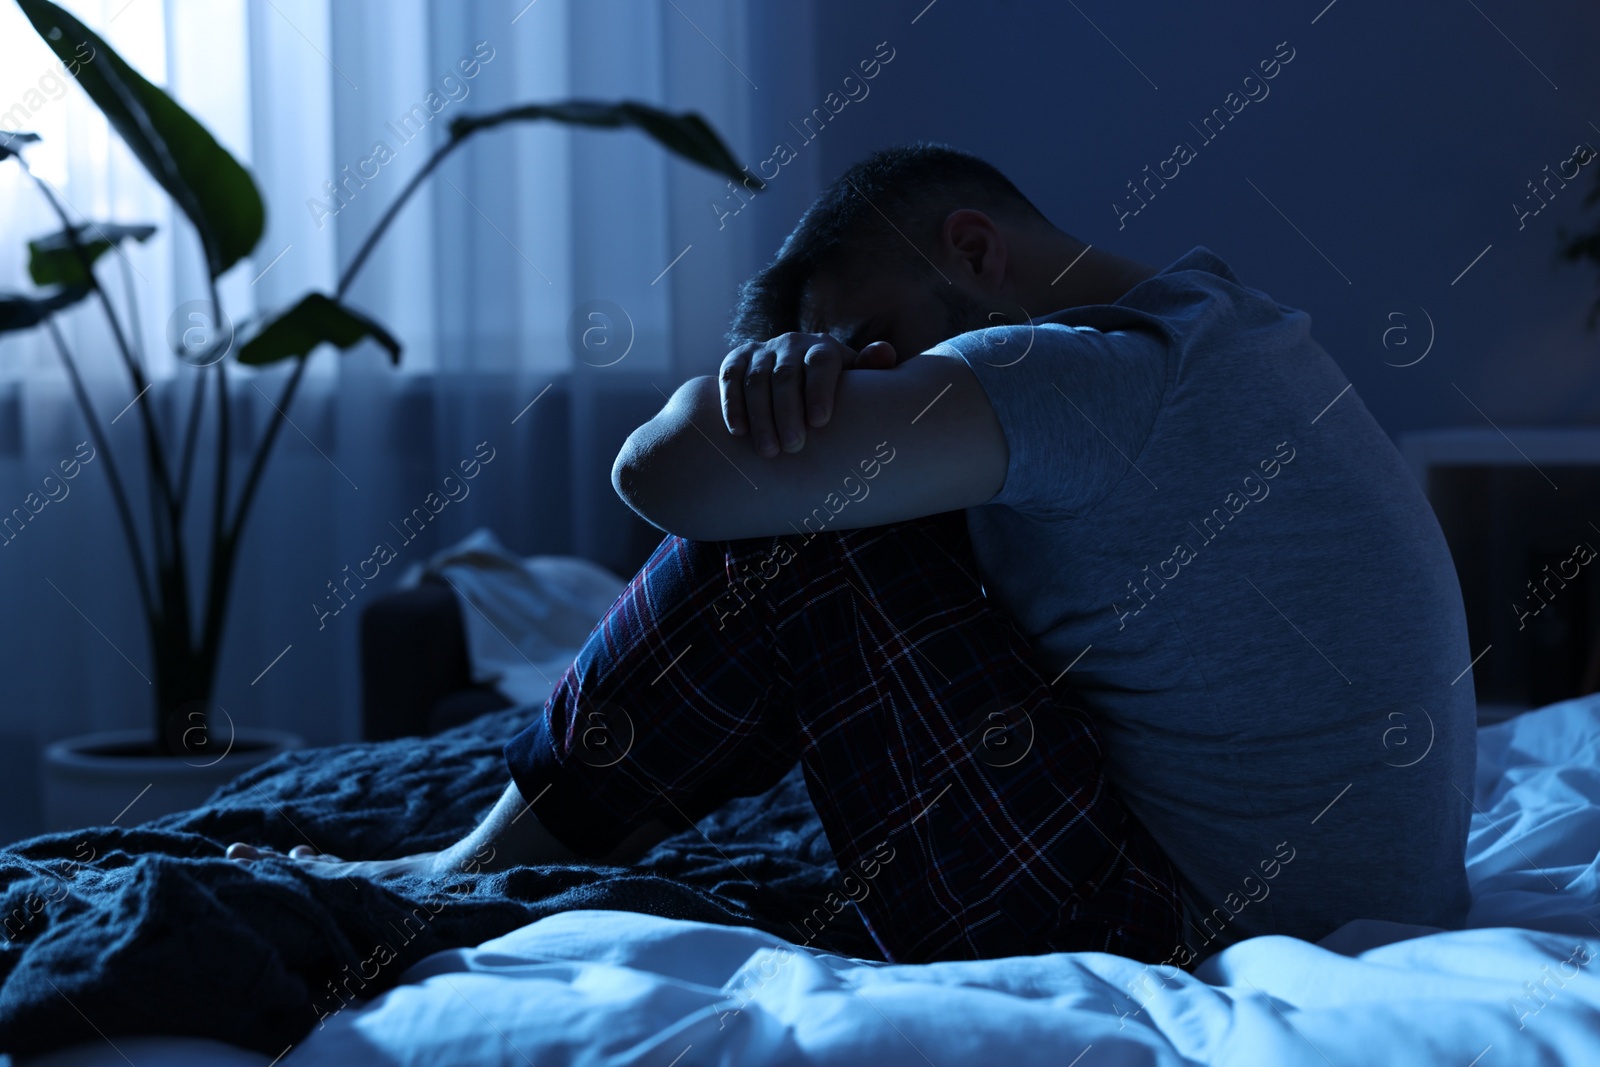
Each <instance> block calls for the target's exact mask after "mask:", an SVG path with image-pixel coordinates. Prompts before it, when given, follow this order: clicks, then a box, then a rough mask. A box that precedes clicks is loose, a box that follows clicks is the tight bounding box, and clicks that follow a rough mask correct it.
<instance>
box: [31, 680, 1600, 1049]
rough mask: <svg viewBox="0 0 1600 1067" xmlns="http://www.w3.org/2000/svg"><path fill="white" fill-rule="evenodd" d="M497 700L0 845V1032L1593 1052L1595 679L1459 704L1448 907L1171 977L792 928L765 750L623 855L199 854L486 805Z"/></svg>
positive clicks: (41, 1036)
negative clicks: (715, 806)
mask: <svg viewBox="0 0 1600 1067" xmlns="http://www.w3.org/2000/svg"><path fill="white" fill-rule="evenodd" d="M527 713H528V710H527V709H525V708H521V709H519V708H513V709H509V710H507V711H504V712H497V713H493V714H490V715H488V716H485V717H483V718H482V719H479V720H477V721H475V722H473V723H470V724H467V725H465V726H463V727H459V728H457V729H456V730H453V731H450V732H448V733H446V734H442V735H440V736H438V737H434V738H428V739H416V738H412V739H403V740H399V741H391V742H384V743H379V744H362V745H347V746H341V747H337V748H332V749H322V750H316V751H308V752H299V753H290V754H288V755H286V756H284V757H282V758H280V759H279V760H277V761H275V762H274V763H273V764H269V765H267V766H265V767H263V768H260V769H258V770H257V771H254V772H251V773H250V774H248V775H247V776H245V777H244V778H242V779H240V780H238V781H236V782H234V783H233V784H231V785H230V786H228V787H226V788H225V789H223V790H222V791H220V792H219V793H218V794H217V795H216V796H215V797H213V798H212V800H211V802H209V803H208V804H207V805H206V806H205V807H203V808H201V809H198V810H196V811H193V812H187V813H183V814H180V815H174V816H169V817H166V818H164V819H161V820H157V821H155V822H153V823H150V824H146V825H145V826H142V827H137V828H129V829H122V830H117V829H112V828H99V829H95V830H91V831H85V832H82V833H78V834H71V835H55V836H50V837H42V838H35V839H33V840H31V841H28V842H25V843H23V844H20V845H17V846H13V847H12V848H11V849H9V850H6V851H4V852H0V887H3V888H0V911H3V912H4V913H11V914H14V913H15V909H16V908H18V907H19V906H22V907H23V908H24V910H25V911H27V912H28V922H27V923H26V924H25V925H24V926H22V927H20V928H17V929H15V930H14V931H13V930H11V929H8V934H11V935H12V936H10V937H9V938H8V940H6V941H5V943H4V945H3V946H0V960H3V961H4V962H3V964H0V981H3V985H0V1047H3V1048H5V1049H7V1050H9V1051H11V1052H13V1053H24V1054H26V1055H25V1056H19V1057H18V1058H17V1060H16V1061H15V1062H16V1065H17V1067H64V1065H68V1064H71V1065H99V1064H112V1063H115V1064H123V1063H134V1064H137V1065H139V1067H146V1065H151V1064H185V1063H195V1064H201V1063H204V1064H212V1065H224V1067H225V1065H229V1064H241V1065H243V1064H249V1065H256V1067H265V1065H268V1064H281V1065H283V1067H306V1065H323V1064H327V1065H334V1064H340V1065H343V1064H429V1065H434V1067H448V1065H454V1064H474V1065H484V1064H535V1065H537V1067H553V1065H558V1064H578V1063H581V1064H586V1065H588V1064H593V1065H600V1064H605V1065H624V1064H626V1065H640V1067H644V1065H656V1067H693V1065H701V1067H704V1065H708V1064H740V1065H746V1064H779V1063H782V1064H800V1063H819V1064H820V1063H827V1064H864V1065H866V1064H870V1065H871V1067H890V1065H898V1064H910V1065H929V1064H931V1065H934V1067H964V1065H969V1064H970V1065H992V1064H997V1063H1004V1064H1006V1065H1007V1067H1025V1065H1033V1064H1039V1065H1044V1064H1049V1065H1051V1067H1101V1065H1108V1064H1163V1065H1165V1064H1301V1063H1305V1064H1322V1063H1327V1064H1330V1065H1341V1067H1342V1065H1344V1064H1362V1065H1369V1064H1382V1063H1396V1064H1431V1063H1449V1064H1458V1065H1460V1067H1469V1065H1470V1067H1479V1065H1481V1067H1503V1065H1508V1064H1533V1063H1541V1064H1543V1063H1558V1062H1559V1063H1593V1062H1600V967H1597V966H1595V959H1596V955H1597V954H1600V884H1597V867H1596V853H1597V851H1600V695H1594V696H1589V697H1584V698H1581V699H1576V700H1570V701H1565V702H1562V703H1558V704H1552V705H1549V706H1547V707H1544V708H1541V709H1537V710H1535V711H1531V712H1527V713H1525V714H1522V715H1520V716H1518V717H1516V718H1514V719H1511V720H1508V721H1506V722H1504V723H1500V724H1497V725H1494V726H1487V727H1483V728H1481V729H1480V731H1479V761H1478V774H1477V782H1476V796H1475V799H1474V803H1475V806H1476V814H1475V815H1474V816H1473V822H1472V830H1471V837H1470V841H1469V846H1468V872H1469V876H1470V879H1471V882H1472V886H1473V897H1474V903H1473V907H1472V910H1471V913H1470V916H1469V920H1468V924H1467V928H1466V929H1462V930H1453V931H1438V930H1434V929H1431V928H1426V927H1409V926H1400V925H1397V924H1393V923H1388V922H1380V921H1367V920H1363V921H1357V922H1352V923H1349V924H1347V925H1346V926H1344V927H1342V928H1341V929H1339V930H1337V931H1335V932H1334V933H1332V934H1330V935H1329V936H1328V937H1326V938H1324V939H1323V940H1321V941H1320V942H1318V943H1316V944H1311V943H1308V942H1305V941H1299V940H1296V939H1292V938H1286V937H1260V938H1255V939H1253V940H1249V941H1246V942H1243V943H1241V944H1238V945H1235V946H1233V947H1231V948H1229V949H1227V950H1225V951H1224V952H1222V953H1220V954H1218V955H1217V956H1214V957H1212V958H1211V959H1209V960H1207V961H1206V962H1205V963H1203V964H1202V965H1201V966H1200V967H1199V968H1198V970H1197V972H1196V973H1195V974H1194V975H1186V974H1182V973H1178V972H1172V971H1168V972H1159V971H1157V970H1155V969H1152V968H1147V967H1144V966H1143V965H1140V964H1137V963H1134V962H1132V961H1129V960H1125V959H1121V958H1118V957H1114V956H1109V955H1103V954H1097V953H1072V954H1065V953H1058V954H1050V955H1042V956H1029V957H1013V958H1009V959H998V960H986V961H978V962H963V963H935V964H924V965H916V966H911V965H891V964H886V963H884V962H882V961H881V959H879V958H878V957H877V954H876V952H875V950H874V949H873V946H872V943H871V941H870V939H869V938H868V937H867V936H866V932H865V930H864V928H863V927H862V926H861V924H860V922H859V920H858V919H856V917H855V916H854V914H853V911H851V910H850V909H848V908H846V909H845V910H842V911H839V912H837V913H836V914H832V915H831V916H830V917H829V919H828V921H827V922H826V923H824V924H823V925H822V928H821V933H820V934H818V935H817V936H815V937H807V938H801V937H800V936H799V927H800V923H801V922H802V921H803V920H804V918H805V917H806V916H809V915H812V914H813V913H814V910H815V909H816V908H818V907H819V906H823V907H825V905H824V904H823V901H824V900H825V898H826V896H827V893H828V892H829V891H830V889H832V888H833V887H834V883H835V882H836V880H837V878H838V872H837V870H836V868H834V866H833V864H832V861H831V858H830V855H829V852H828V848H827V842H826V839H825V838H824V837H823V835H822V832H821V829H820V826H819V824H818V822H817V819H816V815H815V812H814V811H813V810H812V809H811V806H810V803H809V801H808V800H807V798H806V795H805V790H804V786H803V784H802V782H801V780H800V778H799V776H798V773H797V772H796V773H792V774H791V775H789V776H788V777H787V778H785V779H784V780H783V781H781V782H780V783H779V784H778V785H777V786H775V787H774V788H773V789H772V790H770V791H769V792H768V793H766V794H764V795H762V796H759V797H751V798H740V799H737V800H735V801H733V802H731V803H729V804H728V805H726V806H725V807H724V808H723V809H721V810H719V811H718V812H716V813H714V814H713V815H711V816H710V817H708V818H707V819H705V820H703V821H702V822H701V823H700V825H699V827H698V828H696V829H694V830H689V831H686V832H684V833H682V834H679V835H677V836H675V837H672V838H669V839H667V840H666V841H664V842H662V843H661V845H659V846H658V847H657V848H656V849H655V850H653V851H652V852H651V853H650V854H649V855H648V856H647V857H645V859H644V860H643V861H642V862H641V863H640V864H639V865H637V866H636V867H633V868H606V867H571V868H554V867H552V868H522V869H518V870H515V871H512V872H507V873H505V874H498V875H489V874H484V875H472V876H468V875H463V876H462V878H461V879H460V881H459V882H457V883H453V884H451V885H450V886H448V887H446V888H445V889H444V890H443V891H442V892H441V891H430V890H428V889H427V888H426V887H423V886H416V885H407V884H404V883H395V884H385V885H383V886H375V885H372V884H370V883H364V882H359V883H356V882H352V883H346V882H343V881H341V880H339V879H318V878H316V877H314V876H311V875H307V874H305V873H304V872H301V871H299V870H297V869H295V868H294V867H293V866H292V865H291V864H290V863H289V862H288V861H280V862H271V863H268V864H267V865H266V866H265V867H263V868H261V869H258V870H254V871H244V870H240V869H239V868H237V867H236V866H231V865H229V864H228V862H227V861H226V860H223V859H221V858H220V856H221V847H222V845H223V843H225V842H227V841H229V840H232V839H245V840H258V841H264V842H266V843H269V844H273V845H275V846H278V847H281V848H288V847H290V846H292V845H295V844H298V843H301V842H302V841H304V840H306V839H310V840H312V841H313V842H315V843H316V844H318V845H319V846H320V847H322V848H324V849H326V850H328V851H331V852H335V853H343V854H349V855H355V854H363V855H391V854H398V853H402V852H405V851H408V850H412V849H416V848H433V847H439V846H440V845H442V844H444V843H446V842H447V841H448V840H450V839H451V838H452V837H453V836H455V835H457V834H459V833H460V832H461V831H463V830H464V829H465V828H466V827H467V826H468V824H469V823H470V822H472V821H473V819H474V818H475V817H476V816H477V815H478V814H479V813H481V811H483V810H484V809H486V808H487V807H488V806H489V805H490V803H492V801H493V799H494V796H495V794H497V793H498V791H499V789H500V788H501V787H502V786H503V784H504V772H503V770H502V768H501V766H500V764H499V757H498V746H499V743H500V741H501V740H502V739H503V738H504V737H506V736H508V735H509V734H510V733H511V732H513V731H514V730H515V729H516V727H517V725H518V723H519V722H520V721H521V718H522V717H524V716H525V715H526V714H527ZM74 856H76V857H78V858H77V859H74V858H73V857H74ZM46 894H48V899H45V897H46ZM30 896H31V897H32V898H35V899H36V900H39V899H43V900H44V903H43V906H41V907H40V908H38V909H37V910H36V911H32V910H30V907H31V905H30V899H29V898H30ZM419 914H420V915H424V916H426V918H425V919H423V918H419V917H418V916H419ZM815 928H816V926H815V922H813V926H812V927H811V928H810V929H815ZM406 935H410V936H406ZM802 940H808V941H809V942H810V944H809V945H806V946H804V947H802V946H801V945H800V944H799V943H798V942H800V941H802ZM379 942H383V943H385V944H387V945H388V946H389V948H390V949H391V950H392V951H391V953H387V954H385V953H377V952H375V951H374V946H376V945H377V944H378V943H379ZM463 946H465V947H463ZM380 957H381V958H380Z"/></svg>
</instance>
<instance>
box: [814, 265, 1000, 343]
mask: <svg viewBox="0 0 1600 1067" xmlns="http://www.w3.org/2000/svg"><path fill="white" fill-rule="evenodd" d="M1005 321H1006V320H1005V319H1004V318H1002V317H999V316H998V315H996V316H995V317H991V316H990V310H989V308H988V306H987V305H986V304H985V303H984V302H983V301H982V300H980V299H979V297H978V295H977V294H975V293H973V292H970V291H968V290H966V289H963V288H961V287H960V285H958V284H956V283H951V282H946V281H944V280H943V279H942V278H940V277H939V275H938V274H936V273H935V272H934V270H933V268H932V267H926V268H924V269H921V270H918V269H914V268H913V269H905V268H902V269H899V270H882V271H864V272H860V275H859V276H858V277H854V278H845V277H841V276H840V275H839V274H837V273H836V272H831V271H828V272H823V273H819V274H818V275H817V276H816V277H814V278H813V279H812V280H811V282H810V284H808V285H807V286H806V290H805V296H804V299H803V300H802V301H801V310H800V329H801V330H803V331H805V332H806V333H826V334H831V335H833V336H834V337H836V338H838V339H839V340H840V341H843V342H844V343H845V344H847V345H849V346H850V347H851V348H853V349H855V350H856V351H857V352H859V351H861V349H863V348H865V347H866V346H867V345H869V344H871V343H872V342H873V341H887V342H889V344H891V345H893V346H894V351H895V357H896V360H897V362H902V363H903V362H904V361H906V360H908V359H910V358H911V357H912V356H915V355H917V354H918V353H919V352H925V351H927V350H928V349H930V348H932V347H933V346H934V345H936V344H938V343H939V342H940V341H944V340H948V339H949V338H951V337H954V336H956V335H957V334H961V333H966V332H968V331H969V330H981V329H983V328H985V327H987V326H999V325H1003V324H1004V323H1005Z"/></svg>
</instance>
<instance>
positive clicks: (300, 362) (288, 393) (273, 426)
mask: <svg viewBox="0 0 1600 1067" xmlns="http://www.w3.org/2000/svg"><path fill="white" fill-rule="evenodd" d="M309 362H311V357H310V356H309V355H304V356H297V357H295V365H294V370H292V371H290V372H289V381H288V383H287V384H286V385H285V386H284V387H283V393H282V395H280V396H279V397H278V403H277V408H278V412H279V415H278V418H276V419H273V420H272V421H271V422H269V423H268V424H267V431H266V433H265V434H263V435H262V437H261V446H260V447H259V448H257V449H256V452H255V455H254V456H252V457H250V469H249V471H248V472H247V473H246V474H245V479H244V485H243V487H242V488H241V490H240V492H239V504H238V506H237V507H236V508H235V509H234V513H233V522H232V523H231V524H230V525H229V526H228V533H227V537H228V540H229V541H230V542H237V541H238V540H239V536H240V533H241V531H243V529H244V522H245V517H246V516H247V515H249V513H250V504H251V502H252V501H254V500H255V495H256V489H257V488H258V487H259V486H260V484H261V472H262V471H263V470H264V469H265V468H266V465H267V456H268V455H269V454H270V453H271V452H272V443H273V442H274V441H276V440H277V439H278V430H279V429H280V428H281V427H282V426H283V424H284V423H285V422H286V421H288V415H287V412H288V410H289V405H290V404H292V403H294V394H295V391H296V390H297V389H299V388H300V379H301V378H302V377H304V375H305V372H306V364H307V363H309Z"/></svg>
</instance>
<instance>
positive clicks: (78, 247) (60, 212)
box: [16, 156, 179, 527]
mask: <svg viewBox="0 0 1600 1067" xmlns="http://www.w3.org/2000/svg"><path fill="white" fill-rule="evenodd" d="M16 159H17V162H18V163H21V164H22V167H23V171H24V172H25V173H26V174H27V175H28V177H30V178H32V179H33V182H34V184H35V185H37V186H38V187H39V191H40V192H42V193H43V194H44V198H45V199H46V200H47V201H49V203H50V207H51V209H52V210H53V211H54V212H55V213H56V217H57V218H59V219H60V220H61V227H62V229H63V231H64V232H65V233H66V236H67V243H68V244H70V245H71V246H72V251H73V254H74V255H75V256H77V257H78V263H79V264H80V265H81V266H82V267H83V273H84V276H85V280H86V281H87V282H88V284H89V286H90V288H92V289H93V290H94V292H95V296H96V297H97V298H98V299H99V301H100V306H101V307H102V308H103V309H104V310H105V313H106V321H107V323H108V324H109V325H110V326H111V336H112V339H113V340H115V341H116V344H117V352H118V354H119V355H121V356H122V362H123V365H124V366H126V367H127V369H128V377H129V379H130V380H131V382H132V383H133V389H134V396H135V398H136V403H137V404H138V407H139V421H140V423H141V425H142V426H143V427H144V438H145V451H147V452H148V453H149V455H150V460H151V468H152V473H153V475H154V476H155V481H156V484H157V485H158V486H159V487H160V489H161V491H162V494H163V495H164V496H165V498H166V503H167V518H168V521H169V522H171V523H172V524H173V525H174V526H175V527H176V526H177V525H179V523H178V519H179V516H178V515H177V514H176V503H177V502H176V500H175V498H174V497H173V493H172V482H171V480H170V479H169V478H168V477H167V463H166V454H165V453H164V452H163V451H162V448H161V439H160V438H159V437H158V436H157V435H156V431H155V422H154V420H153V419H152V417H151V415H150V404H149V402H148V401H147V400H145V399H144V394H145V386H146V385H147V384H148V383H147V382H146V381H145V377H144V373H143V371H141V370H140V369H139V364H138V361H136V360H135V359H134V358H133V351H132V349H130V348H129V347H128V338H127V336H126V335H125V334H124V333H123V330H122V320H121V319H119V318H117V314H116V311H115V309H113V308H112V306H111V300H110V298H109V297H107V296H106V291H105V288H104V287H103V286H102V285H101V284H100V279H99V277H98V276H97V275H96V274H95V272H94V261H93V260H91V259H90V258H89V252H88V250H87V249H86V248H84V247H83V242H82V241H80V240H79V239H78V230H77V227H75V226H73V224H72V220H71V219H69V218H68V217H67V212H66V209H65V208H63V207H62V206H61V202H60V201H59V200H58V199H56V194H55V190H54V189H53V188H51V186H50V183H49V182H47V181H45V180H44V179H43V178H41V177H39V176H38V175H37V174H35V173H34V172H33V171H32V170H31V169H30V168H29V167H28V166H27V164H26V162H25V161H24V160H23V159H22V157H21V156H17V157H16Z"/></svg>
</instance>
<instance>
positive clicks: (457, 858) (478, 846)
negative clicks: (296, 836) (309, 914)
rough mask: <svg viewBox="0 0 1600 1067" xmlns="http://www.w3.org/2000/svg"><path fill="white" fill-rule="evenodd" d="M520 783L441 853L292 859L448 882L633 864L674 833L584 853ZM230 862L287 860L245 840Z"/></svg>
mask: <svg viewBox="0 0 1600 1067" xmlns="http://www.w3.org/2000/svg"><path fill="white" fill-rule="evenodd" d="M530 809H531V806H530V805H529V804H527V803H526V802H524V801H523V799H522V794H521V793H520V792H518V790H517V786H516V783H514V782H513V783H512V784H511V785H509V786H507V787H506V790H505V792H504V793H502V794H501V796H500V799H499V801H497V802H496V803H495V806H494V808H493V809H492V810H491V811H490V812H489V814H488V815H487V816H485V817H484V819H483V821H482V822H481V823H479V824H478V826H477V827H475V828H474V829H473V830H472V832H470V833H469V834H467V836H465V837H463V838H462V839H461V840H460V841H457V842H456V843H455V844H453V845H451V846H450V847H449V848H446V849H443V850H441V851H439V852H419V853H416V854H415V855H411V856H400V857H398V858H396V859H391V860H356V861H346V860H342V859H340V858H338V857H337V856H329V855H326V854H324V853H322V852H320V851H318V850H317V849H315V848H313V847H312V846H310V845H296V846H295V847H294V848H292V849H290V850H289V851H288V853H287V858H288V859H291V860H295V861H297V862H299V863H302V864H304V865H305V867H306V869H307V870H311V871H314V872H316V873H317V874H330V875H334V876H336V877H340V878H375V879H384V878H427V879H434V880H443V879H446V878H453V877H457V876H459V875H463V874H480V873H484V872H488V871H503V870H507V869H508V868H511V867H537V866H546V865H550V864H566V863H596V864H602V865H606V866H628V865H631V864H633V863H636V862H638V861H639V859H641V858H642V857H643V856H644V854H645V853H646V852H648V851H650V849H651V848H652V847H653V846H654V845H655V844H656V843H657V842H659V841H661V840H662V839H664V838H665V837H667V836H668V835H669V834H670V833H671V832H672V831H671V829H669V827H668V826H667V825H666V824H664V823H662V822H661V821H660V820H659V819H650V820H649V821H647V822H645V823H644V824H643V825H642V826H639V827H637V828H635V829H634V830H633V832H632V833H630V834H628V836H627V837H625V838H623V839H622V841H620V842H618V844H617V845H616V846H615V847H614V848H612V850H611V851H610V852H608V853H606V854H605V855H604V856H599V857H584V856H580V855H578V853H576V852H574V851H572V849H570V848H568V847H567V846H566V845H564V844H562V843H561V842H560V841H558V840H556V838H555V837H554V836H552V835H551V833H550V831H548V830H546V829H545V828H544V827H543V826H542V825H541V824H540V823H539V820H538V819H537V818H536V817H534V815H533V814H532V811H531V810H530ZM227 857H228V858H229V859H230V860H239V861H247V860H260V859H269V858H274V857H276V858H280V859H281V858H285V854H284V853H282V852H278V851H277V850H276V849H271V848H266V847H263V846H260V845H250V844H246V843H244V842H242V841H239V842H235V843H234V844H231V845H229V846H228V850H227Z"/></svg>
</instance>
